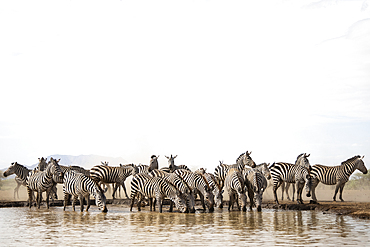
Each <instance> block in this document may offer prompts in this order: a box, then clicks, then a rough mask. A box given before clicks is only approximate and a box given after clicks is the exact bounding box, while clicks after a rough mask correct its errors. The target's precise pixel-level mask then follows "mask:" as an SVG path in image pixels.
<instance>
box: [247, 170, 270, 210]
mask: <svg viewBox="0 0 370 247" xmlns="http://www.w3.org/2000/svg"><path fill="white" fill-rule="evenodd" d="M243 177H244V181H245V184H246V187H247V188H248V197H249V200H250V210H252V207H253V206H254V204H256V207H257V211H258V212H261V210H262V195H263V192H265V190H266V188H267V180H266V177H265V175H264V174H262V172H261V171H260V170H258V169H256V168H254V169H248V170H245V174H244V176H243Z"/></svg>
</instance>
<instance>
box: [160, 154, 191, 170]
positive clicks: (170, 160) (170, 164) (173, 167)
mask: <svg viewBox="0 0 370 247" xmlns="http://www.w3.org/2000/svg"><path fill="white" fill-rule="evenodd" d="M164 157H166V158H167V159H168V168H169V169H170V171H169V172H174V171H175V170H178V169H184V170H188V171H191V170H190V169H189V168H188V167H187V166H186V165H179V166H177V165H175V158H176V157H177V155H175V156H172V154H171V156H170V157H168V156H164ZM164 171H166V172H167V170H164Z"/></svg>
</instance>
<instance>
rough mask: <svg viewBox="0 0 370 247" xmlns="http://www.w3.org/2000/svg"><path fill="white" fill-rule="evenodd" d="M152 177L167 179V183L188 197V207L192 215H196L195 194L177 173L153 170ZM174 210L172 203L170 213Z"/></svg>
mask: <svg viewBox="0 0 370 247" xmlns="http://www.w3.org/2000/svg"><path fill="white" fill-rule="evenodd" d="M150 176H152V177H161V178H163V179H165V180H166V181H168V182H170V183H171V184H173V185H174V186H175V187H176V189H178V190H179V191H180V192H181V193H183V194H184V195H185V196H186V205H187V208H188V210H189V212H190V213H195V199H194V193H193V191H192V188H191V187H190V186H189V185H188V184H187V182H186V181H185V180H184V179H183V178H182V177H181V176H180V175H177V174H176V173H167V172H163V171H161V170H157V169H156V170H153V171H151V172H150ZM172 209H173V202H172V201H171V204H170V212H172Z"/></svg>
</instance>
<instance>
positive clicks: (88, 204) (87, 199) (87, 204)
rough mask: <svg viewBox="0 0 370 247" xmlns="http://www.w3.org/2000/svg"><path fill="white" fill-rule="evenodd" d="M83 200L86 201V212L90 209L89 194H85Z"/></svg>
mask: <svg viewBox="0 0 370 247" xmlns="http://www.w3.org/2000/svg"><path fill="white" fill-rule="evenodd" d="M85 201H86V212H87V211H89V209H90V194H89V195H87V196H85ZM96 206H98V205H96Z"/></svg>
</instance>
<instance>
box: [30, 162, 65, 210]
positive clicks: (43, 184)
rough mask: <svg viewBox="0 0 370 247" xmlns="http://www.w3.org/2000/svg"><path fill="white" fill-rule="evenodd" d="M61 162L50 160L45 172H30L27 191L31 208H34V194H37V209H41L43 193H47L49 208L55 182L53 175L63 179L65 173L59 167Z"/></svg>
mask: <svg viewBox="0 0 370 247" xmlns="http://www.w3.org/2000/svg"><path fill="white" fill-rule="evenodd" d="M58 161H59V160H55V159H53V158H50V161H49V162H48V166H47V167H46V169H45V170H44V171H38V170H33V171H32V172H30V174H29V175H28V178H27V191H28V203H29V207H31V206H32V192H33V191H36V192H37V197H36V201H37V207H38V208H40V204H41V195H42V192H44V191H46V205H47V208H49V196H50V191H51V189H52V187H53V186H54V184H55V182H54V181H53V175H56V176H58V177H61V178H62V177H63V172H62V169H61V168H60V166H59V165H58Z"/></svg>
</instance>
